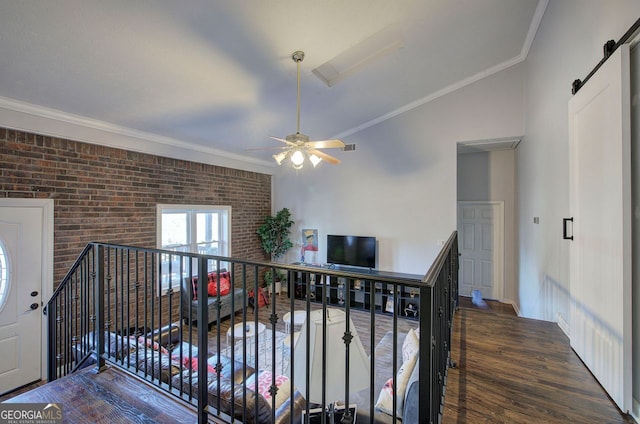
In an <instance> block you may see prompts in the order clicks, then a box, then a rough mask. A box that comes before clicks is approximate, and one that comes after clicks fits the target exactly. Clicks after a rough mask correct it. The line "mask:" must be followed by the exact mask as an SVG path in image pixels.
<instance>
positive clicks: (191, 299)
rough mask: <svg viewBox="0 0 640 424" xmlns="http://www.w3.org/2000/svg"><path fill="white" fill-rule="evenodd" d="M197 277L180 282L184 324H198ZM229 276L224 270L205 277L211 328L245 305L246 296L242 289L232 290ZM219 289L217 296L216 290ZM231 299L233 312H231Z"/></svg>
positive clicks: (208, 324) (209, 325)
mask: <svg viewBox="0 0 640 424" xmlns="http://www.w3.org/2000/svg"><path fill="white" fill-rule="evenodd" d="M197 284H198V277H187V278H184V279H183V280H182V317H183V320H184V323H185V324H187V325H188V324H189V323H190V322H193V323H194V325H197V324H198V295H199V293H198V287H197ZM233 287H234V285H233V284H232V281H231V275H230V273H229V272H228V271H227V270H226V269H221V270H220V271H219V272H218V271H212V272H210V273H209V274H208V275H207V289H208V290H207V293H206V295H207V310H208V314H209V315H208V317H209V320H208V321H209V322H208V323H207V326H208V328H209V329H211V326H212V325H213V324H214V323H216V322H218V321H219V320H221V319H223V318H226V317H228V316H230V315H231V314H232V313H236V312H238V311H240V310H242V308H243V307H244V306H245V305H246V302H247V296H246V295H245V291H244V290H243V289H242V288H233ZM218 289H220V295H219V296H218V294H217V290H218ZM232 299H233V310H232Z"/></svg>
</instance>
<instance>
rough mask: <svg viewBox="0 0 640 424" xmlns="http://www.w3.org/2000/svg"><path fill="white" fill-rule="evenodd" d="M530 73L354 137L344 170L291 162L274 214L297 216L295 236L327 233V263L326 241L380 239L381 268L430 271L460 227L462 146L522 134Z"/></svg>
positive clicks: (498, 78)
mask: <svg viewBox="0 0 640 424" xmlns="http://www.w3.org/2000/svg"><path fill="white" fill-rule="evenodd" d="M523 70H524V66H523V65H516V66H514V67H512V68H509V69H507V70H504V71H502V72H500V73H498V74H495V75H493V76H490V77H488V78H485V79H484V80H482V81H479V82H476V83H474V84H471V85H469V86H467V87H464V88H463V89H461V90H458V91H457V92H454V93H451V94H449V95H447V96H444V97H441V98H439V99H437V100H435V101H432V102H430V103H428V104H425V105H423V106H421V107H418V108H416V109H413V110H411V111H410V112H407V113H404V114H402V115H399V116H397V117H395V118H393V119H390V120H387V121H385V122H383V123H381V124H378V125H376V126H374V127H371V128H368V129H367V130H365V131H362V132H359V133H357V134H355V135H353V136H351V137H349V138H347V139H345V142H347V143H356V144H357V149H356V151H354V152H339V151H338V152H336V156H339V157H340V158H341V159H342V160H343V162H342V164H340V165H335V166H332V165H329V164H326V163H323V164H321V165H320V166H319V167H318V168H317V169H307V168H304V169H303V170H302V171H300V172H295V171H293V170H292V169H291V168H290V167H288V166H285V165H283V166H282V168H281V169H279V171H280V172H278V173H276V174H275V175H274V183H273V187H274V194H273V205H274V206H273V207H274V210H279V209H280V208H282V207H288V208H289V209H290V210H291V211H292V214H293V219H294V220H295V221H296V226H295V233H294V234H295V235H296V237H299V236H298V234H299V230H300V229H301V228H317V229H318V230H319V249H320V252H319V256H320V258H319V260H320V261H324V260H325V259H326V246H325V245H326V235H327V234H353V235H369V236H375V237H377V238H378V240H379V243H378V244H379V259H378V268H379V269H382V270H389V271H396V272H406V273H414V274H424V273H426V271H427V270H428V268H429V266H430V265H431V263H432V261H433V259H434V258H435V256H436V254H437V252H438V250H439V248H440V246H439V245H438V242H439V241H440V240H446V239H447V238H448V237H449V235H450V234H451V232H452V231H453V230H455V228H456V200H457V195H456V142H458V141H467V140H479V139H491V138H502V137H513V136H519V135H521V134H523V87H524V85H523V84H524V81H523V78H524V74H523ZM336 88H337V87H336ZM363 95H366V93H363ZM294 250H296V249H294ZM297 256H298V255H297V252H291V253H290V254H289V257H288V258H287V260H290V261H292V260H295V259H296V258H297Z"/></svg>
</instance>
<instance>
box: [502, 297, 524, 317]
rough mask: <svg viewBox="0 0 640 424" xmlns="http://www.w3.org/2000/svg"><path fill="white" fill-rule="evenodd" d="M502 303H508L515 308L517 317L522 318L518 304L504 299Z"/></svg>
mask: <svg viewBox="0 0 640 424" xmlns="http://www.w3.org/2000/svg"><path fill="white" fill-rule="evenodd" d="M500 302H502V303H507V304H509V305H511V306H513V311H514V312H515V313H516V315H517V316H520V308H519V307H518V304H517V303H516V302H515V301H513V300H511V299H503V300H501V301H500Z"/></svg>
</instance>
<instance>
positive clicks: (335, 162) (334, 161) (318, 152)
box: [308, 149, 340, 165]
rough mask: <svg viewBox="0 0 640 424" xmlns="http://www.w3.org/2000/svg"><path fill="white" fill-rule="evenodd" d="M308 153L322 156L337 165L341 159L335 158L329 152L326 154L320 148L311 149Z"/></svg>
mask: <svg viewBox="0 0 640 424" xmlns="http://www.w3.org/2000/svg"><path fill="white" fill-rule="evenodd" d="M308 153H309V154H310V155H316V156H318V157H319V158H321V159H322V160H325V161H327V162H329V163H330V164H332V165H337V164H339V163H340V159H338V158H334V157H333V156H331V155H328V154H326V153H324V152H321V151H320V150H315V149H309V151H308Z"/></svg>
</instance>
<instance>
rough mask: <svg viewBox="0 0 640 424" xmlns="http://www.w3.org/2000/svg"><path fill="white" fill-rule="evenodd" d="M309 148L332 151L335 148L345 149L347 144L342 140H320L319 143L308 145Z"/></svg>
mask: <svg viewBox="0 0 640 424" xmlns="http://www.w3.org/2000/svg"><path fill="white" fill-rule="evenodd" d="M307 146H309V147H311V148H312V149H332V148H334V147H336V148H337V147H339V148H344V146H345V144H344V143H343V141H342V140H337V139H336V140H318V141H310V142H308V143H307Z"/></svg>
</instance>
